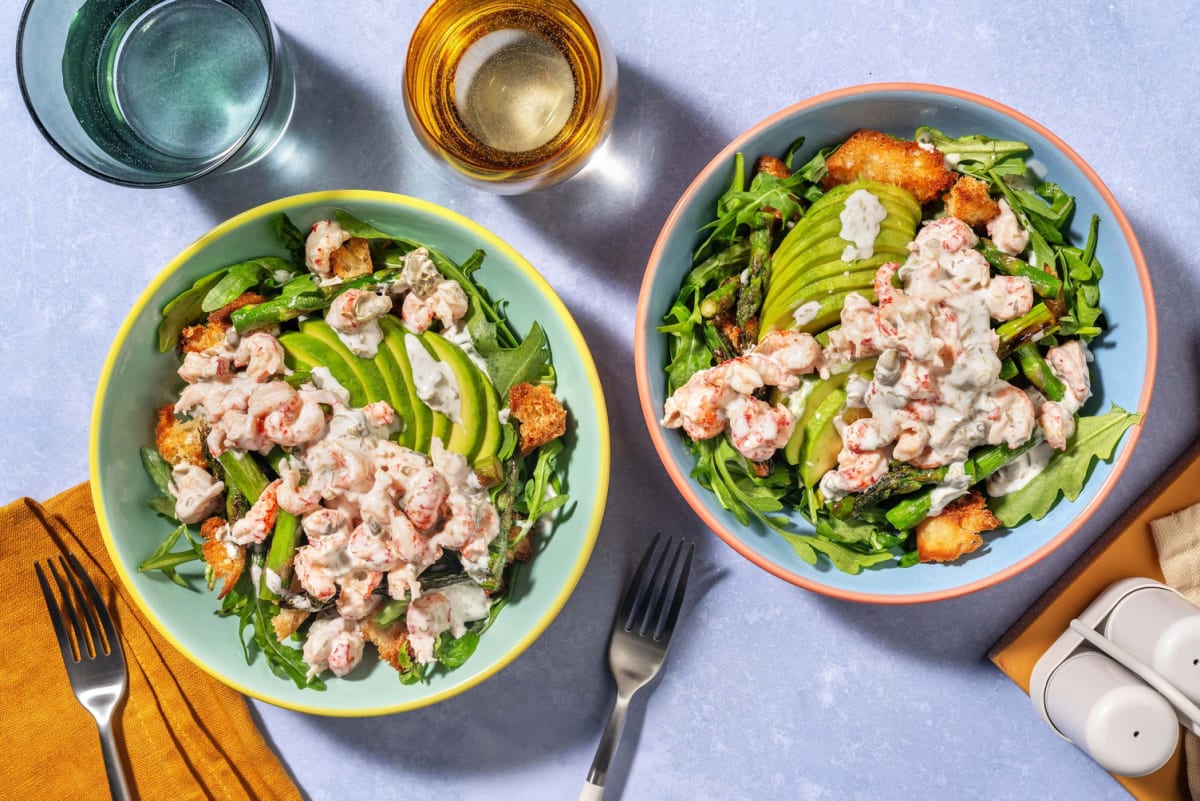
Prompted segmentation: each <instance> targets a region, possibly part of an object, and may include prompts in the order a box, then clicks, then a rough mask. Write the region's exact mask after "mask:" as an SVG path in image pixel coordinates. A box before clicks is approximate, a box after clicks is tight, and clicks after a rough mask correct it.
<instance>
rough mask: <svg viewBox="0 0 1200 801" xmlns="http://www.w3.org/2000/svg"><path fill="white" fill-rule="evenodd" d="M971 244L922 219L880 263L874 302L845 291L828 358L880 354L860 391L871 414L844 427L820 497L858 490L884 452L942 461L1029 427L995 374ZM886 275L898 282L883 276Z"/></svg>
mask: <svg viewBox="0 0 1200 801" xmlns="http://www.w3.org/2000/svg"><path fill="white" fill-rule="evenodd" d="M975 242H976V236H975V234H974V233H973V232H972V231H971V229H970V228H969V227H968V226H966V225H965V224H964V223H962V222H961V221H959V220H956V219H954V218H944V219H941V220H937V221H935V222H933V223H930V224H928V225H926V226H925V228H924V229H922V231H921V232H920V233H919V234H918V236H917V238H916V240H915V241H914V242H913V243H912V244H911V245H910V246H909V256H908V259H907V260H906V261H905V263H904V265H903V266H901V267H900V268H899V269H898V270H897V269H896V267H895V266H894V265H885V266H884V267H882V268H880V270H879V273H878V274H877V276H876V291H877V292H882V293H883V296H882V297H881V298H880V304H879V306H878V307H873V306H871V305H870V304H868V303H866V302H865V301H864V300H863V299H861V298H859V299H858V300H854V297H855V296H851V299H848V301H847V304H846V306H845V308H844V309H843V312H842V327H841V329H839V330H836V331H833V332H831V334H830V346H829V347H828V348H827V349H826V359H827V361H830V362H836V361H839V360H842V361H845V360H849V359H858V358H862V357H864V356H871V355H875V354H881V355H880V358H879V360H878V362H877V363H876V368H875V374H874V376H873V379H872V381H871V383H870V385H869V387H868V388H867V389H866V390H864V391H862V393H861V395H862V400H861V403H862V405H863V406H865V407H866V408H867V409H868V410H870V412H871V416H870V417H869V418H866V419H863V420H859V421H856V422H855V423H854V424H852V425H849V426H847V427H846V430H845V432H844V436H843V449H842V452H841V453H840V454H839V468H838V470H834V471H830V472H829V473H827V474H826V475H825V476H824V477H823V478H822V481H821V489H822V490H823V491H824V493H825V495H826V496H827V497H829V498H831V499H837V498H840V497H843V496H844V495H846V494H847V493H849V492H857V491H860V490H862V489H865V488H866V487H867V486H870V485H871V484H873V483H874V482H875V481H877V480H878V478H879V477H880V476H881V475H882V474H883V472H886V467H885V465H886V463H887V461H888V460H890V459H893V458H894V459H896V460H899V461H904V462H909V461H914V462H917V463H919V464H921V465H928V466H936V465H951V464H954V463H956V462H962V461H963V460H965V459H966V458H967V455H968V452H969V451H970V449H971V448H973V447H976V446H978V445H983V444H999V443H1001V442H1003V443H1005V444H1006V445H1007V446H1008V447H1017V446H1018V445H1020V444H1022V443H1024V442H1025V441H1026V440H1027V439H1028V438H1029V436H1030V434H1031V433H1032V431H1033V425H1034V409H1033V405H1032V403H1031V401H1030V400H1029V398H1028V396H1026V395H1025V393H1023V392H1022V391H1021V390H1019V389H1017V388H1015V387H1013V386H1012V385H1011V384H1009V383H1008V382H1006V381H1003V380H1001V379H1000V378H999V375H1000V359H999V357H998V356H997V355H996V347H997V343H998V340H997V337H996V334H995V332H994V331H993V330H992V328H991V313H990V312H989V303H990V300H991V293H990V291H989V290H990V284H991V272H990V269H989V266H988V264H987V261H986V260H985V259H984V258H983V256H982V255H980V254H979V253H978V252H977V251H975V250H973V249H972V248H973V246H974V244H975ZM893 273H895V274H896V275H898V276H899V278H900V279H901V282H902V284H903V286H902V287H895V286H894V285H893V284H892V274H893ZM1029 300H1030V302H1031V299H1029ZM1027 310H1028V309H1027V307H1026V308H1025V309H1023V310H1020V311H1021V313H1023V311H1027ZM859 389H860V388H858V387H856V388H855V392H854V394H855V395H856V396H857V395H858V394H859V392H858V391H859ZM868 465H869V469H868ZM958 483H960V482H959V481H958V480H956V481H955V482H953V483H950V482H948V483H947V485H946V486H945V487H944V488H942V490H941V492H940V493H939V500H941V502H942V503H943V504H944V503H948V502H949V501H950V500H952V499H953V498H954V497H956V495H955V493H958V494H959V495H961V492H959V490H960V489H962V488H961V487H958V486H955V485H956V484H958Z"/></svg>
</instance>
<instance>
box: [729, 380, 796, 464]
mask: <svg viewBox="0 0 1200 801" xmlns="http://www.w3.org/2000/svg"><path fill="white" fill-rule="evenodd" d="M795 427H796V418H795V417H794V416H793V415H792V413H791V412H790V411H788V410H787V408H786V407H785V406H771V405H770V404H769V403H766V402H765V401H761V400H759V399H758V398H755V397H753V396H751V395H743V396H741V397H738V398H736V399H735V400H734V401H733V403H731V404H729V438H730V441H731V442H732V443H733V447H735V448H737V450H738V452H739V453H741V454H742V455H743V456H745V457H746V458H747V459H749V460H750V461H752V462H765V461H766V460H768V459H770V458H771V457H772V456H774V455H775V451H777V450H779V449H780V448H782V447H783V446H784V445H786V444H787V441H788V438H790V437H791V436H792V429H794V428H795Z"/></svg>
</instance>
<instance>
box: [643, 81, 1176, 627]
mask: <svg viewBox="0 0 1200 801" xmlns="http://www.w3.org/2000/svg"><path fill="white" fill-rule="evenodd" d="M887 92H909V93H918V94H927V95H937V96H939V97H942V98H950V99H954V100H963V101H967V102H970V103H974V104H977V105H980V106H984V107H985V108H988V109H990V110H992V111H995V112H998V113H1000V114H1003V115H1005V116H1008V117H1011V118H1013V119H1015V120H1016V121H1017V122H1019V123H1021V124H1022V125H1025V126H1027V127H1029V128H1031V129H1032V130H1034V131H1035V132H1037V133H1038V134H1040V135H1041V136H1043V137H1045V138H1046V139H1047V140H1048V141H1049V142H1050V143H1051V144H1052V145H1053V146H1054V147H1056V148H1058V149H1059V150H1060V151H1061V152H1062V153H1063V155H1065V156H1066V157H1067V158H1068V159H1070V160H1071V162H1072V163H1073V164H1074V165H1075V166H1076V167H1077V168H1078V169H1079V171H1080V172H1082V173H1083V175H1084V177H1085V178H1086V179H1087V180H1088V181H1089V182H1090V183H1091V184H1092V185H1093V186H1094V187H1095V188H1096V190H1097V192H1099V194H1100V197H1101V198H1102V199H1103V201H1104V203H1105V205H1107V207H1108V211H1109V213H1110V214H1111V215H1112V218H1113V219H1114V220H1115V221H1116V222H1117V224H1118V226H1119V227H1120V229H1121V234H1122V236H1123V237H1124V239H1125V244H1126V246H1127V247H1128V248H1129V251H1130V255H1131V256H1132V257H1133V263H1134V266H1135V267H1136V268H1137V272H1138V279H1139V282H1140V284H1141V287H1142V299H1143V303H1144V304H1145V317H1146V329H1147V332H1146V333H1147V336H1146V349H1147V359H1146V372H1145V374H1144V376H1143V382H1144V383H1143V386H1142V394H1141V397H1140V398H1139V399H1138V408H1137V411H1138V412H1141V413H1143V414H1144V413H1145V412H1146V411H1147V410H1148V409H1149V406H1150V395H1151V391H1152V389H1153V387H1154V374H1155V369H1156V363H1157V360H1158V323H1157V313H1156V311H1155V307H1154V292H1153V290H1152V288H1151V284H1150V274H1149V271H1148V270H1147V269H1146V260H1145V258H1144V257H1143V255H1142V250H1141V247H1140V246H1139V244H1138V241H1137V237H1135V236H1134V233H1133V228H1132V226H1130V224H1129V220H1128V219H1127V218H1126V217H1125V214H1124V212H1123V211H1121V207H1120V206H1119V205H1118V204H1117V201H1116V198H1114V197H1113V194H1112V192H1110V191H1109V189H1108V187H1107V186H1106V185H1105V184H1104V182H1103V181H1102V180H1100V176H1099V175H1097V174H1096V171H1095V170H1093V169H1092V168H1091V166H1090V165H1089V164H1088V163H1087V162H1086V161H1084V160H1083V158H1082V157H1081V156H1080V155H1079V154H1078V153H1076V152H1075V151H1074V150H1073V149H1072V148H1071V147H1070V146H1069V145H1068V144H1067V143H1066V142H1064V141H1063V140H1062V139H1061V138H1059V137H1058V136H1057V135H1055V134H1054V133H1052V132H1051V131H1050V130H1048V129H1047V128H1046V127H1045V126H1043V125H1042V124H1041V123H1038V122H1036V121H1035V120H1033V119H1032V118H1030V117H1028V116H1026V115H1025V114H1022V113H1021V112H1019V111H1017V110H1016V109H1013V108H1010V107H1009V106H1006V105H1004V104H1003V103H999V102H997V101H995V100H992V99H991V98H988V97H984V96H982V95H978V94H974V93H972V92H967V91H964V90H962V89H954V88H951V87H947V86H940V85H937V84H927V83H910V82H887V83H870V84H861V85H857V86H849V87H845V88H842V89H835V90H833V91H830V92H824V93H822V94H819V95H814V96H813V97H810V98H808V99H806V100H802V101H800V102H798V103H794V104H792V105H790V106H788V107H786V108H784V109H781V110H780V111H777V112H775V113H774V114H772V115H771V116H769V117H767V118H766V119H764V120H762V121H761V122H759V123H757V124H756V125H754V126H752V127H751V128H749V129H748V130H746V131H745V132H743V133H741V134H739V135H738V136H737V138H735V139H734V140H733V141H732V142H730V143H729V144H728V145H726V146H725V147H724V148H723V149H722V150H721V152H719V153H718V154H717V155H716V156H714V157H713V159H712V160H711V161H709V162H708V164H707V165H705V167H704V169H702V170H701V171H700V173H699V175H697V176H696V177H695V179H693V180H692V182H691V184H689V185H688V188H687V189H686V190H685V191H684V193H683V195H681V196H680V198H679V200H678V201H677V202H676V204H675V207H674V208H673V209H672V210H671V214H670V216H668V217H667V220H666V222H665V223H663V227H662V230H661V231H660V232H659V235H658V239H657V240H656V241H655V243H654V249H653V250H652V251H651V253H650V259H649V261H648V262H647V268H646V273H645V275H644V276H643V278H642V288H641V292H640V293H639V295H638V306H637V315H636V322H635V326H634V336H633V338H634V343H633V352H634V367H635V370H636V373H637V389H638V396H639V399H640V401H641V406H642V416H643V418H644V420H645V423H646V427H647V428H648V429H649V431H650V439H651V440H652V441H653V442H654V449H655V450H656V451H657V452H658V457H659V460H660V461H661V462H662V463H663V466H664V467H665V468H666V470H667V474H668V475H669V476H670V477H671V480H672V482H674V484H675V487H676V488H677V489H678V490H679V492H680V494H681V495H682V496H683V498H684V500H686V501H687V503H688V505H689V506H691V507H692V511H694V512H695V513H696V514H697V515H699V516H700V519H701V520H702V521H703V522H704V524H705V525H707V526H708V527H709V528H710V529H711V530H712V531H713V532H714V533H715V534H716V535H717V536H718V537H720V538H721V539H722V540H724V541H725V543H726V544H727V545H729V547H731V548H733V550H735V551H737V552H738V553H739V554H741V555H742V556H744V557H745V558H746V559H748V560H750V561H751V562H753V563H754V564H756V565H758V566H759V567H760V568H762V569H763V570H765V571H767V572H768V573H771V574H772V575H774V576H777V577H778V578H781V579H783V580H784V581H787V582H790V583H792V584H795V585H797V586H800V587H804V588H805V589H809V590H812V591H813V592H817V593H820V594H822V595H827V596H830V597H834V598H840V599H842V600H846V601H857V602H860V603H877V604H915V603H927V602H930V601H941V600H947V599H950V598H956V597H959V596H962V595H968V594H970V593H973V592H977V591H979V590H982V589H986V588H988V587H991V586H993V585H996V584H999V583H1000V582H1002V581H1004V580H1006V579H1009V578H1011V577H1013V576H1015V575H1017V574H1018V573H1020V572H1022V571H1023V570H1025V569H1026V568H1028V567H1030V566H1031V565H1033V564H1035V563H1036V562H1038V561H1040V560H1041V559H1042V558H1044V557H1045V556H1047V555H1048V554H1050V553H1051V552H1052V551H1054V550H1055V549H1057V548H1058V547H1059V546H1060V545H1062V544H1063V543H1064V542H1066V541H1067V540H1068V539H1069V538H1070V537H1071V536H1072V535H1073V534H1074V533H1075V532H1076V531H1078V530H1079V528H1080V527H1081V526H1083V524H1084V523H1086V522H1087V521H1088V520H1089V519H1090V518H1091V516H1092V515H1093V514H1094V513H1095V511H1096V510H1097V509H1099V508H1100V506H1101V505H1102V504H1103V503H1104V501H1105V500H1106V499H1107V497H1108V494H1109V492H1110V491H1111V490H1112V488H1113V486H1114V485H1115V484H1116V482H1117V480H1118V479H1119V478H1120V477H1121V473H1123V472H1124V470H1125V466H1126V464H1127V463H1128V462H1129V458H1130V456H1131V455H1132V454H1133V451H1134V447H1135V446H1136V445H1137V441H1138V438H1139V437H1140V435H1141V432H1142V426H1141V425H1140V424H1139V425H1136V426H1133V427H1132V430H1131V431H1130V432H1129V434H1128V435H1127V437H1128V438H1127V439H1126V440H1125V443H1124V447H1123V448H1122V449H1121V453H1120V454H1119V455H1118V457H1117V459H1116V461H1115V462H1114V463H1113V468H1112V470H1111V471H1110V472H1109V474H1108V476H1107V477H1106V478H1105V480H1104V483H1102V484H1101V485H1100V487H1099V489H1098V491H1097V492H1096V495H1095V497H1094V498H1092V500H1091V501H1090V502H1089V503H1088V504H1087V505H1086V506H1085V507H1084V508H1083V509H1082V510H1081V511H1080V513H1079V514H1078V515H1076V516H1075V518H1074V519H1072V520H1071V522H1070V523H1068V524H1067V526H1066V527H1065V528H1064V529H1063V530H1062V531H1060V532H1059V533H1058V534H1056V535H1055V536H1054V537H1052V538H1051V539H1050V540H1049V541H1048V542H1046V543H1045V544H1043V545H1042V546H1041V547H1040V548H1038V549H1037V550H1035V551H1033V552H1032V553H1030V554H1028V555H1026V556H1025V557H1023V558H1022V559H1020V560H1018V561H1017V562H1015V563H1013V564H1011V565H1009V566H1008V567H1006V568H1004V569H1003V570H999V571H997V572H995V573H993V574H991V575H989V576H986V577H984V578H981V579H978V580H976V581H972V582H969V583H966V584H962V585H960V586H957V587H950V588H947V589H943V590H933V591H930V592H920V593H903V594H895V595H892V594H884V593H872V592H859V591H856V590H846V589H842V588H839V587H830V586H828V585H826V584H823V583H821V582H818V581H814V580H813V579H811V578H809V577H807V576H804V575H802V574H800V573H795V572H793V571H791V570H788V569H786V568H784V567H782V566H780V565H778V564H776V563H775V562H772V561H770V560H769V559H767V558H765V557H763V556H761V555H759V554H757V553H755V552H754V551H752V550H751V549H750V548H749V547H748V546H747V545H745V544H744V543H743V542H742V541H741V540H739V539H738V538H737V537H736V536H735V535H734V534H733V533H732V532H730V531H729V530H728V529H727V528H726V527H725V526H724V525H723V524H722V523H721V522H720V521H719V520H717V518H716V516H715V515H713V513H712V512H711V511H709V509H708V508H707V507H706V506H705V504H704V503H703V502H702V501H701V500H700V498H699V496H698V494H697V493H698V491H699V488H698V487H696V486H694V485H693V482H692V480H691V478H690V477H689V476H688V475H687V474H686V473H685V472H684V471H682V470H681V469H680V468H679V467H678V465H676V464H675V463H674V461H673V460H672V459H671V456H670V454H669V452H668V450H667V442H666V435H665V432H664V430H663V428H662V426H661V425H660V424H659V419H658V415H657V412H656V410H655V409H654V408H653V407H652V405H651V403H650V369H649V365H647V363H646V324H647V322H648V317H649V315H650V309H649V300H650V290H651V287H652V285H653V284H654V280H655V277H656V276H657V274H658V269H659V263H660V260H661V259H662V255H663V251H664V250H665V248H666V240H667V233H668V231H670V230H671V229H673V228H674V227H675V226H676V225H677V224H678V222H679V218H680V217H681V216H682V214H683V210H684V208H685V207H686V206H688V205H690V204H691V203H692V200H693V197H694V196H695V195H696V193H697V192H698V191H699V190H700V186H701V184H703V183H704V182H705V181H706V180H708V178H709V177H710V176H711V175H712V174H713V172H715V171H716V170H719V169H722V168H724V167H725V166H726V165H727V164H728V163H729V161H730V160H731V159H732V158H733V156H734V154H735V153H737V152H738V151H739V150H741V149H742V148H743V145H744V143H745V142H747V141H748V140H749V139H751V138H753V137H754V136H757V135H758V134H759V133H761V132H762V131H764V130H765V129H767V128H769V127H771V126H772V125H774V124H776V123H777V122H779V121H780V120H781V119H783V118H785V117H789V116H791V115H793V114H796V113H797V112H800V111H804V110H807V109H811V108H813V107H816V106H821V105H824V104H826V103H829V102H831V101H835V100H842V99H846V98H850V97H857V96H861V95H871V94H879V93H887Z"/></svg>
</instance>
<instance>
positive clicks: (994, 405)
mask: <svg viewBox="0 0 1200 801" xmlns="http://www.w3.org/2000/svg"><path fill="white" fill-rule="evenodd" d="M988 402H989V403H990V404H991V408H989V409H988V412H987V417H986V419H987V442H988V444H989V445H999V444H1000V443H1001V442H1003V443H1004V444H1005V445H1007V446H1008V447H1009V448H1016V447H1019V446H1020V445H1022V444H1023V443H1024V442H1025V441H1026V440H1028V439H1029V435H1030V434H1032V433H1033V425H1034V421H1035V413H1034V409H1033V403H1032V402H1031V401H1030V400H1029V396H1028V395H1026V394H1025V393H1024V392H1022V391H1021V390H1019V389H1017V388H1016V387H1014V386H1012V385H1010V384H1007V383H1001V384H1000V387H999V389H998V390H997V391H994V392H992V393H991V395H989V396H988Z"/></svg>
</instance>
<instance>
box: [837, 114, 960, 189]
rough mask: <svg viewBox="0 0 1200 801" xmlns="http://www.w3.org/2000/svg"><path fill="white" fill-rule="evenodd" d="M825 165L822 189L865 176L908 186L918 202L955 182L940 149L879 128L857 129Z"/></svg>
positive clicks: (904, 186) (885, 182)
mask: <svg viewBox="0 0 1200 801" xmlns="http://www.w3.org/2000/svg"><path fill="white" fill-rule="evenodd" d="M825 166H826V167H827V168H828V170H829V174H828V175H827V176H825V178H824V179H822V181H821V186H822V187H824V188H825V189H830V188H832V187H834V186H837V185H838V184H848V183H850V182H851V181H857V180H858V179H860V178H866V179H867V180H871V181H878V182H879V183H883V184H893V185H895V186H899V187H901V188H903V189H907V190H908V191H909V192H911V193H912V194H913V196H914V197H916V199H917V202H918V203H920V204H921V205H925V204H926V203H929V202H930V201H932V200H934V199H935V198H937V197H939V196H940V195H941V194H942V193H943V192H945V191H946V190H947V189H949V188H950V185H951V184H953V183H954V173H952V172H950V171H949V170H947V169H946V164H945V162H944V161H943V159H942V154H941V153H938V152H936V151H929V150H924V149H923V148H921V146H920V145H918V144H917V143H916V142H909V141H905V140H901V139H896V138H894V137H891V136H888V135H887V134H885V133H880V132H879V131H868V130H861V131H856V132H855V133H854V134H853V135H852V136H851V137H850V138H849V139H847V140H846V141H845V142H843V143H842V145H841V146H840V147H839V148H838V149H837V150H835V151H833V153H831V154H830V155H829V157H828V158H827V159H826V160H825Z"/></svg>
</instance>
